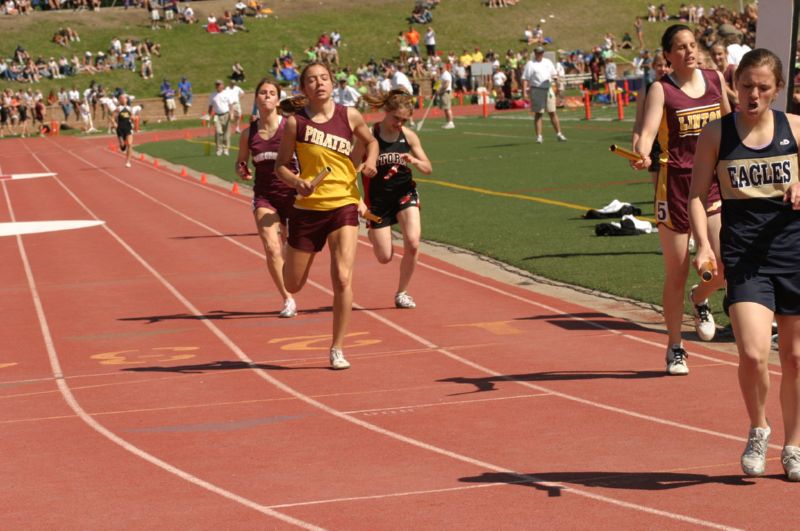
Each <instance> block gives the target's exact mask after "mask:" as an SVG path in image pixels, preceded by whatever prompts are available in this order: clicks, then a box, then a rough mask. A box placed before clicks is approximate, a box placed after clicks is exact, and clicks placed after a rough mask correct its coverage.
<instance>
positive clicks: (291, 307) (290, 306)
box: [278, 299, 297, 319]
mask: <svg viewBox="0 0 800 531" xmlns="http://www.w3.org/2000/svg"><path fill="white" fill-rule="evenodd" d="M295 315H297V303H295V302H294V299H286V300H285V301H283V310H281V313H279V314H278V317H283V318H284V319H288V318H289V317H294V316H295Z"/></svg>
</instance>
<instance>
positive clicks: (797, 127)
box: [783, 114, 800, 210]
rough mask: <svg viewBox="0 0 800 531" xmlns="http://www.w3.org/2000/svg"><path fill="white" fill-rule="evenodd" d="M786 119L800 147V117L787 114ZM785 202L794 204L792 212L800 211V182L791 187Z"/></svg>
mask: <svg viewBox="0 0 800 531" xmlns="http://www.w3.org/2000/svg"><path fill="white" fill-rule="evenodd" d="M786 117H787V118H788V119H789V126H790V127H791V128H792V134H793V135H794V141H795V142H796V143H797V145H800V116H798V115H796V114H787V115H786ZM783 200H784V201H786V202H787V203H791V204H792V210H800V182H796V183H794V184H793V185H791V186H790V187H789V189H788V190H787V191H786V193H785V194H784V196H783Z"/></svg>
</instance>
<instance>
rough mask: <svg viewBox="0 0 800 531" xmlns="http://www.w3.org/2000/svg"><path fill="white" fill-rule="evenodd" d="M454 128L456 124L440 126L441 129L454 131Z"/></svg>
mask: <svg viewBox="0 0 800 531" xmlns="http://www.w3.org/2000/svg"><path fill="white" fill-rule="evenodd" d="M455 128H456V124H454V123H453V122H447V123H446V124H444V125H443V126H442V129H455Z"/></svg>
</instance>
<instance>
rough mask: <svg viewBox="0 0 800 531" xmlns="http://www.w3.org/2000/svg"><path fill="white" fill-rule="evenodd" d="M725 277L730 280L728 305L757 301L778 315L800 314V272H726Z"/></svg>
mask: <svg viewBox="0 0 800 531" xmlns="http://www.w3.org/2000/svg"><path fill="white" fill-rule="evenodd" d="M726 273H727V272H726ZM725 277H726V280H727V281H728V295H727V296H728V305H733V304H736V303H737V302H755V303H757V304H760V305H762V306H765V307H767V308H769V309H770V310H772V311H773V312H775V313H776V314H778V315H800V272H798V273H785V274H776V275H769V274H764V273H747V274H740V275H735V274H734V275H730V276H728V275H727V274H726V275H725Z"/></svg>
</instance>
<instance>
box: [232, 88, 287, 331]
mask: <svg viewBox="0 0 800 531" xmlns="http://www.w3.org/2000/svg"><path fill="white" fill-rule="evenodd" d="M280 93H281V89H280V87H279V86H278V84H277V82H275V81H274V80H271V79H269V78H264V79H262V80H261V81H259V82H258V85H257V86H256V98H255V103H256V107H257V109H258V120H255V121H252V122H251V123H250V127H249V129H247V130H245V131H243V132H242V134H241V136H240V137H239V157H238V158H237V160H236V173H238V174H239V177H241V178H242V179H245V180H250V179H252V178H253V176H252V174H251V173H250V169H249V167H248V165H247V162H248V160H249V158H250V156H251V155H252V157H253V165H254V166H255V168H256V175H255V180H256V181H255V185H254V186H253V216H254V217H255V220H256V226H257V227H258V235H259V236H260V237H261V242H262V243H263V244H264V251H266V254H267V269H269V274H270V276H271V277H272V281H273V282H274V283H275V287H276V288H278V291H279V292H280V294H281V297H283V301H284V302H283V309H282V310H281V312H280V314H279V315H280V317H294V316H295V315H297V305H296V304H295V301H294V299H293V298H292V296H291V295H290V294H289V292H288V291H287V290H286V286H284V283H283V256H284V247H285V245H286V220H287V219H288V217H289V212H290V211H291V208H292V204H293V203H294V197H295V193H296V192H295V190H294V189H293V188H291V187H289V186H288V185H287V184H285V183H284V182H283V181H281V180H280V179H279V178H278V177H277V176H276V175H275V159H276V158H277V156H278V148H279V147H280V145H281V139H282V137H283V130H284V128H285V126H286V119H285V118H284V117H283V116H281V115H280V114H279V113H278V103H279V99H280ZM292 163H293V167H294V168H295V170H296V169H297V162H296V160H293V161H292Z"/></svg>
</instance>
